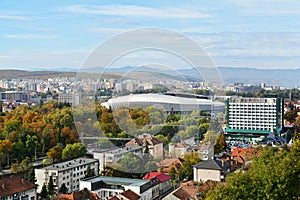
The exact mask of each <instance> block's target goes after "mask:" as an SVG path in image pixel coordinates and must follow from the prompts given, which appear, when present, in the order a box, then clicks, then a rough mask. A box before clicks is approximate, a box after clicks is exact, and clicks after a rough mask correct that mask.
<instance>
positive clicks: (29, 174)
mask: <svg viewBox="0 0 300 200" xmlns="http://www.w3.org/2000/svg"><path fill="white" fill-rule="evenodd" d="M24 179H25V180H27V181H30V182H32V183H34V182H35V173H34V168H33V167H31V168H30V169H29V170H28V171H27V173H26V174H25V176H24Z"/></svg>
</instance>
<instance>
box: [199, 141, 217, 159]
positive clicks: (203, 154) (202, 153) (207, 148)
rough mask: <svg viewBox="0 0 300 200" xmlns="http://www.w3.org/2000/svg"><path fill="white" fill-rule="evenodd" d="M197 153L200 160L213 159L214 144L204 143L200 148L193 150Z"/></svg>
mask: <svg viewBox="0 0 300 200" xmlns="http://www.w3.org/2000/svg"><path fill="white" fill-rule="evenodd" d="M194 151H195V152H198V154H199V157H200V159H201V160H211V159H214V154H215V152H214V144H213V143H212V142H204V143H202V144H201V145H200V146H198V147H196V148H195V149H194Z"/></svg>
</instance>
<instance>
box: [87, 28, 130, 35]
mask: <svg viewBox="0 0 300 200" xmlns="http://www.w3.org/2000/svg"><path fill="white" fill-rule="evenodd" d="M129 30H130V29H124V28H89V29H87V31H88V32H93V33H103V34H108V35H114V34H118V33H122V32H124V31H129Z"/></svg>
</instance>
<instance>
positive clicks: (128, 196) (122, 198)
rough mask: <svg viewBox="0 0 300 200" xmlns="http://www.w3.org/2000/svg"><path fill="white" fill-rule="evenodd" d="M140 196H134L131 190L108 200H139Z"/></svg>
mask: <svg viewBox="0 0 300 200" xmlns="http://www.w3.org/2000/svg"><path fill="white" fill-rule="evenodd" d="M140 199H141V197H140V195H138V194H136V193H135V192H133V191H132V190H126V191H124V192H122V193H120V194H119V195H118V196H113V197H110V198H109V199H108V200H140Z"/></svg>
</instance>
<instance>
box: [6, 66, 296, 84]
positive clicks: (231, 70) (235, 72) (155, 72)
mask: <svg viewBox="0 0 300 200" xmlns="http://www.w3.org/2000/svg"><path fill="white" fill-rule="evenodd" d="M217 69H218V71H219V73H220V75H221V77H222V79H223V82H224V83H225V84H228V83H236V82H239V83H245V84H259V83H266V84H267V85H278V86H283V87H288V88H292V87H295V86H298V87H299V86H300V81H299V77H300V69H255V68H241V67H218V68H217ZM201 70H209V69H201ZM78 72H79V73H80V74H86V75H87V76H89V74H91V73H92V74H93V75H94V76H99V75H103V74H105V76H106V77H107V78H122V79H126V78H128V79H136V80H148V79H149V80H163V79H164V80H167V79H174V80H188V81H201V80H204V79H203V77H201V76H200V75H199V72H198V71H197V70H196V69H180V70H167V69H159V68H151V67H136V66H125V67H120V68H109V69H105V68H102V67H95V68H85V69H80V70H79V69H73V68H57V69H52V70H51V71H47V70H44V69H31V70H29V71H22V70H0V78H1V79H4V78H17V77H19V78H20V77H23V78H39V77H43V78H46V77H51V76H76V74H77V73H78ZM200 72H201V71H200ZM205 73H206V74H209V71H206V72H205ZM212 73H215V72H212Z"/></svg>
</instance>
